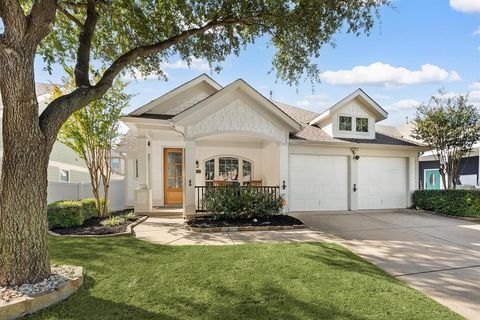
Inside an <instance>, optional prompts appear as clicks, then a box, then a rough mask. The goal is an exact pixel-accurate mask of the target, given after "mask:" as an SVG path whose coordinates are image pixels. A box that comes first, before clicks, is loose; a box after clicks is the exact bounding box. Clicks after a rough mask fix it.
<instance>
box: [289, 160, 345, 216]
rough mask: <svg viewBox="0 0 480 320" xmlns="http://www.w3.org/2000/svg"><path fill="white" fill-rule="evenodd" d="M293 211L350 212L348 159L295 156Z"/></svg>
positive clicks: (291, 162)
mask: <svg viewBox="0 0 480 320" xmlns="http://www.w3.org/2000/svg"><path fill="white" fill-rule="evenodd" d="M290 168H291V171H290V176H291V186H292V188H291V190H290V201H291V204H290V209H291V210H292V211H325V210H347V209H348V161H347V157H345V156H314V155H292V156H291V158H290Z"/></svg>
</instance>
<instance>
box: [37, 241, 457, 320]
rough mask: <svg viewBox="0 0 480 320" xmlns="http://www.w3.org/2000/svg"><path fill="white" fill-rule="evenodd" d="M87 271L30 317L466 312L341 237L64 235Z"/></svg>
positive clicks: (60, 259)
mask: <svg viewBox="0 0 480 320" xmlns="http://www.w3.org/2000/svg"><path fill="white" fill-rule="evenodd" d="M50 248H51V256H52V259H53V262H54V263H55V264H74V265H81V266H83V267H84V268H85V283H84V285H83V286H82V287H81V289H80V290H79V291H78V292H77V293H75V294H74V295H73V296H71V297H70V298H69V299H68V300H67V301H65V302H61V303H59V304H57V305H55V306H52V307H50V308H48V309H46V310H43V311H41V312H39V313H38V314H36V315H33V316H31V317H29V318H28V319H62V320H63V319H88V320H90V319H95V320H97V319H116V320H117V319H135V320H138V319H168V320H171V319H209V320H211V319H460V317H459V316H458V315H456V314H455V313H453V312H451V311H450V310H448V309H447V308H445V307H443V306H441V305H439V304H437V303H436V302H434V301H433V300H431V299H429V298H427V297H426V296H424V295H422V294H421V293H419V292H418V291H415V290H413V289H411V288H409V287H408V286H406V285H405V284H404V283H403V282H401V281H399V280H397V279H394V278H392V277H391V276H389V275H387V274H386V273H385V272H383V271H382V270H380V269H378V268H376V267H375V266H373V265H372V264H370V263H368V262H366V261H365V260H363V259H361V258H359V257H358V256H356V255H355V254H353V253H351V252H350V251H348V250H346V249H344V248H342V247H340V246H337V245H334V244H310V243H304V244H265V245H263V244H262V245H241V246H161V245H153V244H149V243H145V242H141V241H138V240H136V239H134V238H130V237H117V238H85V239H73V238H68V239H66V238H60V239H59V238H55V239H53V238H52V239H51V242H50Z"/></svg>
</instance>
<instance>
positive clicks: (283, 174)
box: [279, 138, 290, 213]
mask: <svg viewBox="0 0 480 320" xmlns="http://www.w3.org/2000/svg"><path fill="white" fill-rule="evenodd" d="M279 156H280V195H281V196H282V198H283V199H284V200H285V201H286V204H285V207H283V210H282V211H283V212H284V213H288V212H289V203H288V201H289V192H288V190H289V188H290V179H289V156H288V138H287V141H286V142H285V143H283V142H282V143H280V145H279ZM284 188H285V189H284Z"/></svg>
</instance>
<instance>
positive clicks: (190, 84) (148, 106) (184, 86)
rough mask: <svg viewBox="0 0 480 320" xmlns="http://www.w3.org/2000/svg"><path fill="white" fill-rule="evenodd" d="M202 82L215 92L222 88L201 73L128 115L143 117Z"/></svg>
mask: <svg viewBox="0 0 480 320" xmlns="http://www.w3.org/2000/svg"><path fill="white" fill-rule="evenodd" d="M202 82H203V83H206V84H208V85H209V86H211V87H212V88H213V89H215V90H216V91H218V90H220V89H222V86H221V85H220V84H219V83H218V82H216V81H215V80H213V79H212V78H210V77H209V76H208V75H207V74H205V73H203V74H201V75H199V76H198V77H196V78H193V79H192V80H190V81H188V82H185V83H184V84H182V85H181V86H178V87H176V88H175V89H172V90H170V91H169V92H167V93H165V94H164V95H162V96H160V97H158V98H157V99H154V100H152V101H150V102H149V103H147V104H145V105H143V106H142V107H140V108H138V109H136V110H134V111H132V112H131V113H130V115H131V116H140V115H143V114H144V113H148V112H149V111H150V110H152V109H154V108H156V107H157V106H159V105H160V104H162V103H163V102H165V101H167V100H169V99H171V98H173V97H175V96H177V95H179V94H181V93H182V92H185V91H187V90H188V89H190V88H192V87H194V86H196V85H198V84H200V83H202Z"/></svg>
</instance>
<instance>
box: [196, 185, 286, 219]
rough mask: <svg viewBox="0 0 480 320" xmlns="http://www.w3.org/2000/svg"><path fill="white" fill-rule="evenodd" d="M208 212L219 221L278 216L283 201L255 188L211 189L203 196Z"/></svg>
mask: <svg viewBox="0 0 480 320" xmlns="http://www.w3.org/2000/svg"><path fill="white" fill-rule="evenodd" d="M203 204H204V207H205V209H206V210H207V212H209V213H211V214H213V216H214V217H215V218H217V219H225V220H235V219H250V218H255V217H258V218H260V217H267V216H271V215H274V214H278V213H279V211H280V209H281V208H282V206H283V199H282V198H281V197H276V196H275V195H272V194H268V193H264V192H262V191H259V190H258V189H255V188H248V187H247V188H235V187H231V188H230V187H224V188H209V189H207V190H206V192H205V194H204V196H203Z"/></svg>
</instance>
